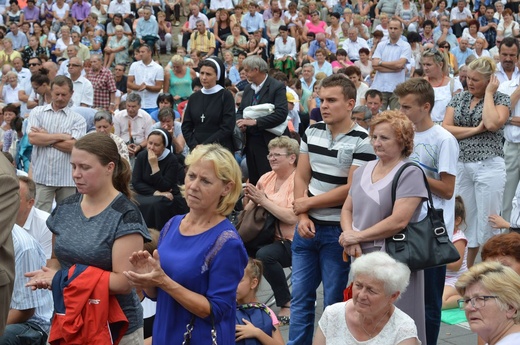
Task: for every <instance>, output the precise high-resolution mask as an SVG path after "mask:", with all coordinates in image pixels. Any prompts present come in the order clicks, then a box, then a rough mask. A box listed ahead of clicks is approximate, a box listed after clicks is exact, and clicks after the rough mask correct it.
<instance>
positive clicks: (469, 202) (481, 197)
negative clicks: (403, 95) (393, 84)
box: [442, 58, 511, 267]
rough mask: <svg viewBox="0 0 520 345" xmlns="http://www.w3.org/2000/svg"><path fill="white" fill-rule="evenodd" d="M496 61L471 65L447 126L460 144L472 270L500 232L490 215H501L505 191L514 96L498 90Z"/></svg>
mask: <svg viewBox="0 0 520 345" xmlns="http://www.w3.org/2000/svg"><path fill="white" fill-rule="evenodd" d="M495 71H496V65H495V62H494V61H493V59H491V58H479V59H476V60H474V61H473V62H471V63H470V64H469V65H468V76H467V83H468V90H467V91H462V92H461V93H459V94H457V95H455V96H453V98H452V99H451V101H450V102H449V104H448V106H447V108H446V114H445V116H444V120H443V123H442V126H443V127H444V128H446V129H447V130H448V131H449V132H450V133H451V134H453V135H454V136H455V138H457V139H458V141H459V147H460V153H459V161H458V163H457V181H456V190H457V191H458V194H460V195H461V196H462V199H463V200H464V204H465V205H466V209H467V217H466V219H467V225H468V226H467V229H466V233H465V234H466V237H467V238H468V267H471V266H473V264H474V262H475V258H476V256H477V253H478V250H479V247H480V245H483V244H484V243H485V242H486V240H488V239H489V238H490V237H491V236H493V234H495V233H496V232H495V231H496V230H494V229H493V228H492V226H491V224H490V223H489V222H488V216H490V215H492V214H500V212H501V208H502V195H503V193H504V188H505V177H506V171H505V163H504V158H503V157H504V152H503V148H502V142H503V139H504V133H503V127H504V124H505V123H506V121H507V119H508V117H509V108H510V104H511V103H510V99H509V96H508V95H506V94H503V93H502V92H499V91H497V89H498V86H499V81H498V79H497V77H496V76H495Z"/></svg>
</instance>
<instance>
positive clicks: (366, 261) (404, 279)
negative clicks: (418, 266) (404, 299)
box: [349, 252, 410, 296]
mask: <svg viewBox="0 0 520 345" xmlns="http://www.w3.org/2000/svg"><path fill="white" fill-rule="evenodd" d="M358 275H366V276H369V277H372V278H374V279H376V280H379V281H380V282H382V283H383V285H384V288H385V293H386V295H387V296H390V295H392V294H393V293H395V292H400V296H401V295H402V294H403V293H404V292H405V291H406V288H407V287H408V283H409V282H410V269H409V268H408V266H406V265H405V264H403V263H401V262H398V261H396V260H395V259H393V258H392V257H390V255H388V254H387V253H385V252H372V253H369V254H365V255H362V256H361V257H359V258H357V259H356V260H354V262H353V263H352V264H351V265H350V274H349V282H353V281H354V280H355V279H356V277H357V276H358Z"/></svg>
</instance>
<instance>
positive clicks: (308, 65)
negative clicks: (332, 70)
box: [302, 62, 314, 71]
mask: <svg viewBox="0 0 520 345" xmlns="http://www.w3.org/2000/svg"><path fill="white" fill-rule="evenodd" d="M305 67H310V68H312V70H313V71H314V65H313V64H311V63H310V62H307V63H306V64H305V65H303V67H302V69H303V68H305Z"/></svg>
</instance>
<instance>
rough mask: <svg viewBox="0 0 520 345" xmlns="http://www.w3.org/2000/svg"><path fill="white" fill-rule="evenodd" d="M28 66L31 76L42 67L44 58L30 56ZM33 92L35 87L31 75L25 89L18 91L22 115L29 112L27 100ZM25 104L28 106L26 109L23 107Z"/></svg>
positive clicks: (24, 86)
mask: <svg viewBox="0 0 520 345" xmlns="http://www.w3.org/2000/svg"><path fill="white" fill-rule="evenodd" d="M27 66H28V67H29V72H30V74H31V76H32V75H35V74H36V73H38V72H39V71H40V70H41V69H42V60H41V59H40V58H39V57H33V58H30V59H29V63H28V64H27ZM31 92H33V87H32V84H31V78H30V77H29V78H28V80H27V82H26V83H25V84H24V85H23V90H20V91H18V99H19V100H20V102H22V107H21V108H20V115H21V116H25V114H26V113H28V110H27V101H28V100H29V96H30V95H31ZM24 106H25V108H26V110H25V111H24V110H23V109H22V108H23V107H24Z"/></svg>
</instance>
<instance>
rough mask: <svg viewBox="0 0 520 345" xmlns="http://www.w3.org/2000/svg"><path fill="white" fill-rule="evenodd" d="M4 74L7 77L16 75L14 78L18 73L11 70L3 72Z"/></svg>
mask: <svg viewBox="0 0 520 345" xmlns="http://www.w3.org/2000/svg"><path fill="white" fill-rule="evenodd" d="M5 76H6V77H7V78H9V77H16V78H18V73H16V72H15V71H13V70H11V71H9V72H7V73H6V74H5Z"/></svg>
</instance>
